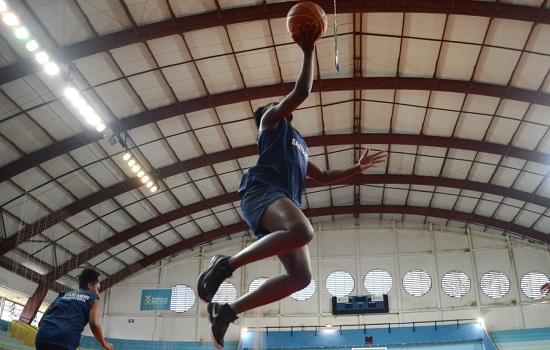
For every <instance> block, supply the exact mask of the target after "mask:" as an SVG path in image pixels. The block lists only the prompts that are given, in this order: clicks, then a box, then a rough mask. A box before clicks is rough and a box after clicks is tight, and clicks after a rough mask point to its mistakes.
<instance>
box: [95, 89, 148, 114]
mask: <svg viewBox="0 0 550 350" xmlns="http://www.w3.org/2000/svg"><path fill="white" fill-rule="evenodd" d="M95 92H96V93H97V94H98V96H99V97H100V98H101V99H103V101H104V102H105V104H106V105H107V106H108V107H109V109H110V110H111V112H113V113H114V115H115V116H116V117H118V118H124V117H127V116H129V115H132V114H137V113H139V112H142V111H143V109H144V108H143V106H142V105H141V103H140V101H139V99H138V97H137V96H136V94H135V93H134V91H133V90H132V88H131V87H130V86H129V84H128V83H127V82H126V81H125V80H117V81H113V82H110V83H106V84H103V85H100V86H98V87H96V88H95Z"/></svg>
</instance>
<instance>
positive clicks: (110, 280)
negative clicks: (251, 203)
mask: <svg viewBox="0 0 550 350" xmlns="http://www.w3.org/2000/svg"><path fill="white" fill-rule="evenodd" d="M356 212H358V213H361V214H365V213H386V214H393V213H398V214H410V215H420V216H431V217H438V218H445V219H446V218H449V219H452V220H456V221H461V222H466V223H469V222H474V223H478V224H483V225H487V224H489V223H490V222H491V223H492V226H493V227H496V228H499V229H502V230H503V231H512V232H519V231H521V232H522V235H524V236H526V237H529V238H531V239H533V240H535V241H541V242H545V243H550V235H548V234H545V233H542V232H538V231H535V230H532V229H529V228H526V227H523V226H519V225H516V224H513V223H510V222H505V221H501V220H494V219H491V218H489V217H485V216H480V215H475V214H469V213H463V212H457V211H452V210H446V209H437V208H426V207H415V206H401V205H361V206H358V207H357V206H341V207H327V208H316V209H306V210H304V214H305V215H306V216H307V217H309V218H312V217H318V216H328V215H345V214H354V213H356ZM247 229H248V225H247V224H246V222H240V223H237V224H233V225H229V226H224V227H222V228H220V229H217V230H213V231H210V232H206V233H205V234H203V235H200V236H195V237H192V238H190V239H188V240H185V241H182V242H179V243H176V244H174V245H172V246H170V247H168V248H167V249H165V250H161V251H158V252H156V253H153V254H151V255H149V256H148V257H146V258H143V259H142V260H140V261H138V262H135V263H134V264H132V265H130V266H128V267H127V268H124V269H122V270H120V271H118V272H117V273H115V274H113V275H110V276H109V277H107V279H106V280H105V281H104V282H102V283H103V286H104V288H105V289H107V288H109V287H111V286H113V285H115V284H117V283H119V282H120V281H122V280H124V279H126V278H128V277H129V276H130V275H132V274H134V273H136V272H138V271H140V270H142V269H144V268H146V267H148V266H150V265H152V264H154V263H156V262H157V261H160V260H162V259H164V258H167V257H169V256H171V255H173V254H176V253H180V252H182V251H185V250H189V249H192V248H194V247H198V246H200V245H203V244H205V243H208V242H210V241H213V240H216V239H220V238H223V237H226V236H230V235H231V234H234V233H237V232H240V231H245V230H247Z"/></svg>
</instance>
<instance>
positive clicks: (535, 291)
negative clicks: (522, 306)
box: [520, 272, 549, 299]
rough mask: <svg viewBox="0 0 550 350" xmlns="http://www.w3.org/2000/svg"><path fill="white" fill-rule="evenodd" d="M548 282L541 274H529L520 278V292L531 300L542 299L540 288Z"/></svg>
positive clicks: (546, 277)
mask: <svg viewBox="0 0 550 350" xmlns="http://www.w3.org/2000/svg"><path fill="white" fill-rule="evenodd" d="M547 282H549V280H548V276H546V275H545V274H544V273H542V272H529V273H526V274H525V275H523V277H522V278H521V284H520V285H521V291H522V292H523V294H525V295H526V296H528V297H529V298H532V299H542V298H544V295H543V294H541V293H540V287H541V286H542V285H543V284H545V283H547Z"/></svg>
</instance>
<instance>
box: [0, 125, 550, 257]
mask: <svg viewBox="0 0 550 350" xmlns="http://www.w3.org/2000/svg"><path fill="white" fill-rule="evenodd" d="M305 140H306V143H307V144H308V146H309V147H317V146H329V145H345V144H353V143H361V144H394V145H417V146H432V147H444V148H448V147H451V148H455V149H463V150H469V151H479V152H485V153H492V154H498V155H501V156H504V157H514V158H519V159H524V160H527V161H532V162H538V163H542V164H550V155H548V154H544V153H540V152H533V151H529V150H525V149H521V148H517V147H511V146H507V145H501V144H495V143H490V142H481V141H475V140H466V139H449V138H446V137H439V136H426V135H409V134H357V135H355V134H345V135H322V136H312V137H306V138H305ZM256 153H257V150H256V146H255V145H250V146H244V147H239V148H235V149H232V150H227V151H222V152H218V153H215V154H212V155H207V156H202V157H198V158H194V159H191V160H188V161H184V162H181V163H176V164H172V165H169V166H166V167H164V168H161V169H159V171H158V174H159V178H161V179H163V178H167V177H170V176H173V175H177V174H180V173H182V172H184V171H190V170H193V169H197V168H200V167H203V166H206V165H212V164H215V163H220V162H224V161H228V160H232V159H238V158H242V157H247V156H252V155H255V154H256ZM412 178H414V177H412ZM410 181H413V180H412V179H411V180H410ZM438 181H440V180H438ZM380 183H385V182H384V179H381V181H380ZM405 183H409V182H405ZM142 185H143V184H142V183H141V182H140V181H139V179H138V178H132V179H129V180H126V181H124V182H121V183H118V184H116V185H113V186H111V187H108V188H106V189H104V190H102V191H99V192H96V193H94V194H92V195H90V196H88V197H84V198H82V199H81V200H79V201H77V202H74V203H71V204H69V205H67V206H65V207H63V208H61V209H59V210H58V211H56V212H53V213H51V214H49V215H47V216H45V217H43V218H41V219H39V220H37V221H35V222H34V223H32V224H29V225H27V226H25V227H24V228H23V229H22V230H21V231H19V232H18V233H16V234H14V235H12V236H10V237H8V238H7V239H5V240H4V241H2V245H1V246H0V255H4V254H6V253H7V252H9V251H10V250H12V249H14V248H15V246H16V244H17V242H18V241H19V242H24V241H27V240H28V239H30V238H32V237H34V236H36V235H38V234H40V233H41V232H43V231H45V230H47V229H48V228H50V227H52V226H54V225H56V224H58V223H59V222H61V221H62V220H64V218H66V217H67V216H72V215H75V214H76V213H79V212H81V211H83V210H86V209H88V208H90V207H92V206H94V205H97V204H99V203H101V202H104V201H106V200H108V199H110V198H112V197H116V196H118V195H120V194H123V193H125V192H128V191H131V190H133V189H135V188H138V187H140V186H142ZM485 186H487V187H490V186H491V185H489V184H485ZM534 197H536V196H534ZM537 198H538V197H537Z"/></svg>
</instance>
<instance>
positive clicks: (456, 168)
mask: <svg viewBox="0 0 550 350" xmlns="http://www.w3.org/2000/svg"><path fill="white" fill-rule="evenodd" d="M471 167H472V163H471V162H467V161H463V160H457V159H449V160H447V161H446V162H445V165H444V167H443V172H442V174H441V175H442V176H444V177H450V178H453V179H461V180H465V179H466V178H467V177H468V172H469V171H470V168H471Z"/></svg>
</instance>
